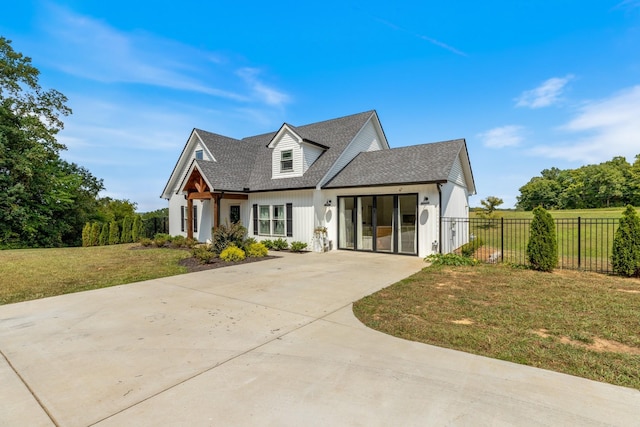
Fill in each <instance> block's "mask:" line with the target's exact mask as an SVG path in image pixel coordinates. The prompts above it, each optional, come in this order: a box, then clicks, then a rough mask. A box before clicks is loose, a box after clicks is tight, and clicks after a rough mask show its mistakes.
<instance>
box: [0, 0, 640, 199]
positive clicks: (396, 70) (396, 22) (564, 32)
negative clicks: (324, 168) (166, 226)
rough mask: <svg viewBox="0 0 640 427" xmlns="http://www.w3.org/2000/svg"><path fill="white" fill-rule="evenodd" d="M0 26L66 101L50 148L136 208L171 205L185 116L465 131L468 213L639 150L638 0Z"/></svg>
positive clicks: (76, 11)
mask: <svg viewBox="0 0 640 427" xmlns="http://www.w3.org/2000/svg"><path fill="white" fill-rule="evenodd" d="M0 35H3V36H5V37H7V38H9V39H11V40H13V48H14V49H15V50H17V51H20V52H22V53H24V54H25V55H27V56H30V57H31V58H32V59H33V63H34V65H35V66H36V67H38V68H39V69H40V71H41V77H40V79H41V84H42V85H43V86H44V87H46V88H55V89H57V90H59V91H61V92H62V93H64V94H65V95H67V96H68V98H69V103H68V104H69V106H70V107H71V108H72V109H73V112H74V113H73V115H72V116H70V117H67V118H66V120H65V129H64V130H63V131H62V132H61V133H60V134H59V140H60V141H61V142H63V143H64V144H66V145H67V147H68V150H67V151H66V152H64V153H63V157H64V158H66V159H67V160H70V161H73V162H76V163H78V164H80V165H82V166H84V167H86V168H88V169H89V170H90V171H91V172H92V173H93V174H94V175H95V176H97V177H99V178H102V179H104V184H105V186H106V191H105V192H104V195H108V196H110V197H114V198H119V199H123V198H124V199H129V200H131V201H134V202H136V203H138V209H139V210H140V211H148V210H154V209H158V208H161V207H166V201H164V200H162V199H160V198H159V195H160V193H161V192H162V190H163V188H164V185H165V184H166V181H167V179H168V177H169V175H170V173H171V171H172V169H173V167H174V165H175V162H176V160H177V158H178V156H179V154H180V152H181V150H182V148H183V146H184V144H185V142H186V140H187V138H188V136H189V134H190V132H191V129H192V128H194V127H197V128H202V129H206V130H209V131H211V132H215V133H220V134H223V135H227V136H231V137H236V138H242V137H245V136H250V135H255V134H260V133H264V132H269V131H273V130H277V129H278V128H279V127H280V125H281V124H282V123H283V122H288V123H291V124H293V125H303V124H307V123H312V122H315V121H320V120H325V119H330V118H335V117H340V116H344V115H348V114H353V113H358V112H361V111H366V110H370V109H375V110H377V112H378V115H379V116H380V120H381V122H382V126H383V128H384V130H385V133H386V135H387V138H388V140H389V143H390V145H391V147H401V146H405V145H413V144H421V143H427V142H435V141H442V140H448V139H455V138H466V140H467V144H468V148H469V154H470V157H471V162H472V168H473V172H474V177H475V180H476V185H477V188H478V195H477V196H474V197H473V198H472V200H471V206H477V205H479V204H480V200H481V199H483V198H486V197H487V196H490V195H494V196H498V197H501V198H503V199H504V201H505V204H504V207H511V206H513V205H514V204H515V202H516V196H517V195H518V194H519V191H518V189H519V188H520V187H521V186H522V185H524V184H525V183H526V182H527V181H528V180H529V179H530V178H531V177H532V176H535V175H537V174H539V173H540V171H541V170H542V169H545V168H549V167H552V166H556V167H560V168H574V167H579V166H581V165H583V164H588V163H597V162H601V161H606V160H609V159H611V158H612V157H614V156H625V157H627V160H629V161H630V162H632V161H633V159H634V157H635V155H636V154H640V0H614V1H604V0H603V1H584V0H583V1H572V0H556V1H551V0H549V1H543V0H531V1H511V2H507V1H490V0H487V1H484V2H478V1H457V2H441V1H438V2H436V1H415V2H413V1H412V2H395V3H394V2H389V1H369V2H366V3H358V2H350V1H348V0H341V1H333V0H330V1H324V2H318V3H308V2H298V1H297V2H253V1H244V2H202V1H191V0H183V1H181V2H175V1H163V0H157V1H154V2H146V1H126V2H125V1H120V0H112V1H109V2H88V1H82V0H77V1H33V0H21V1H20V2H11V4H10V5H9V6H6V5H5V7H3V14H2V15H1V16H0ZM399 166H401V165H399Z"/></svg>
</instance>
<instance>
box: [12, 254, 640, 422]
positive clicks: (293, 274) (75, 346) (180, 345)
mask: <svg viewBox="0 0 640 427" xmlns="http://www.w3.org/2000/svg"><path fill="white" fill-rule="evenodd" d="M423 266H424V264H423V262H422V261H421V260H420V259H418V258H413V257H405V256H390V255H382V254H365V253H351V252H332V253H327V254H315V253H312V254H305V255H295V254H286V256H284V257H283V258H280V259H276V260H269V261H263V262H259V263H253V264H245V265H239V266H234V267H228V268H224V269H218V270H211V271H204V272H200V273H193V274H187V275H182V276H174V277H168V278H164V279H158V280H151V281H147V282H140V283H136V284H131V285H126V286H118V287H113V288H108V289H101V290H97V291H90V292H84V293H78V294H72V295H64V296H60V297H54V298H48V299H43V300H38V301H31V302H25V303H19V304H12V305H7V306H1V307H0V351H1V352H2V356H0V402H2V403H1V406H0V425H1V426H5V425H6V426H40V425H41V426H50V425H60V426H89V425H98V426H123V425H135V426H158V425H169V426H209V425H234V426H235V425H278V426H280V425H291V426H294V425H295V426H300V425H331V426H334V425H362V426H371V425H473V426H482V425H487V426H489V425H490V426H495V425H514V424H518V425H577V426H587V425H620V426H632V425H640V392H638V391H637V390H632V389H627V388H622V387H616V386H611V385H607V384H603V383H598V382H594V381H589V380H585V379H581V378H576V377H571V376H568V375H562V374H558V373H553V372H549V371H544V370H540V369H534V368H529V367H525V366H521V365H516V364H512V363H507V362H502V361H497V360H492V359H487V358H483V357H479V356H473V355H469V354H466V353H461V352H457V351H452V350H445V349H441V348H437V347H433V346H429V345H424V344H419V343H413V342H409V341H404V340H401V339H397V338H394V337H390V336H387V335H384V334H382V333H379V332H376V331H372V330H370V329H368V328H366V327H364V326H363V325H361V324H360V323H359V322H358V321H357V320H356V319H355V318H354V317H353V314H352V313H351V302H352V301H355V300H357V299H359V298H361V297H362V296H364V295H367V294H369V293H371V292H374V291H376V290H378V289H380V288H382V287H384V286H387V285H389V284H391V283H394V282H396V281H398V280H399V279H402V278H404V277H406V276H408V275H410V274H411V273H413V272H415V271H418V270H419V269H420V268H422V267H423Z"/></svg>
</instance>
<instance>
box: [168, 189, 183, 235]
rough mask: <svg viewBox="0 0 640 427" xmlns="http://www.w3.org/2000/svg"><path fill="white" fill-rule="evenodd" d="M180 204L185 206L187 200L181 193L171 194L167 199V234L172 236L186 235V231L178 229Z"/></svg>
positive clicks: (179, 225)
mask: <svg viewBox="0 0 640 427" xmlns="http://www.w3.org/2000/svg"><path fill="white" fill-rule="evenodd" d="M180 206H187V201H186V200H185V199H184V196H183V195H182V194H175V192H174V194H172V195H171V198H170V199H169V234H171V235H172V236H178V235H182V236H185V237H186V236H187V233H186V232H184V233H183V232H182V231H180V227H181V224H180Z"/></svg>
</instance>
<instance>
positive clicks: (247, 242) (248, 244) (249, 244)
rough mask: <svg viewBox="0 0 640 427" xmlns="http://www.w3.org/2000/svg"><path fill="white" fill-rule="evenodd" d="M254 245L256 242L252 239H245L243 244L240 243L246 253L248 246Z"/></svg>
mask: <svg viewBox="0 0 640 427" xmlns="http://www.w3.org/2000/svg"><path fill="white" fill-rule="evenodd" d="M254 243H258V241H257V240H256V239H254V238H253V237H247V238H246V239H244V242H242V250H244V251H245V252H247V249H248V248H249V246H251V245H253V244H254Z"/></svg>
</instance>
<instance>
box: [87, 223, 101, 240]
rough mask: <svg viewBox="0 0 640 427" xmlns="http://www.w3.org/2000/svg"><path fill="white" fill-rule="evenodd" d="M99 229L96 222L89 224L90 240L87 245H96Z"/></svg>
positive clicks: (98, 238)
mask: <svg viewBox="0 0 640 427" xmlns="http://www.w3.org/2000/svg"><path fill="white" fill-rule="evenodd" d="M101 229H102V227H100V224H98V223H97V222H94V223H93V224H91V242H90V244H89V246H98V243H99V242H100V231H101Z"/></svg>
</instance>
